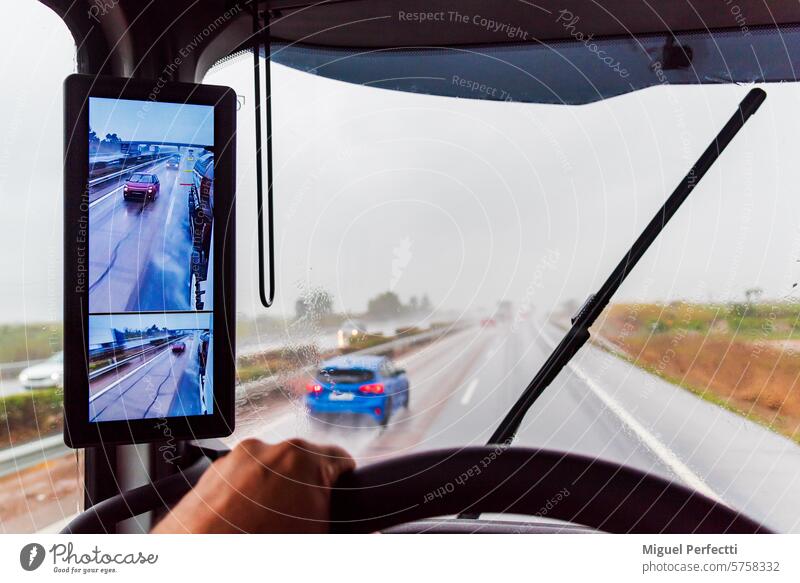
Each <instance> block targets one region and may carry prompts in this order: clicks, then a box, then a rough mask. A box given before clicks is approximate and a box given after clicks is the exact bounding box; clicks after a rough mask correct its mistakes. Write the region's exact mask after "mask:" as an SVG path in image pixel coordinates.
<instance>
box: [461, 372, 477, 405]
mask: <svg viewBox="0 0 800 583" xmlns="http://www.w3.org/2000/svg"><path fill="white" fill-rule="evenodd" d="M477 386H478V379H477V378H474V379H472V380H471V381H470V382H469V384H468V385H467V390H466V391H464V394H463V395H461V404H462V405H466V404H467V403H469V401H470V399H472V395H473V394H474V393H475V389H476V388H477Z"/></svg>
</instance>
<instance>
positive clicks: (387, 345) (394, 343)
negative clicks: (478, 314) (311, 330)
mask: <svg viewBox="0 0 800 583" xmlns="http://www.w3.org/2000/svg"><path fill="white" fill-rule="evenodd" d="M471 326H472V325H471V324H462V325H459V326H455V327H452V328H444V327H443V328H435V329H433V330H428V331H427V332H423V333H421V334H414V335H411V336H406V337H403V338H397V339H395V340H389V341H388V342H383V343H381V344H378V345H376V346H370V347H369V348H362V349H361V350H354V351H353V352H347V353H345V354H344V355H343V356H358V355H365V356H366V355H368V354H372V355H374V354H385V353H387V352H391V351H394V350H396V349H398V348H407V347H409V346H413V345H415V344H419V343H421V342H425V341H428V340H430V339H431V338H433V339H435V340H438V339H439V338H440V337H442V336H446V335H448V334H453V333H455V332H461V331H463V330H466V329H467V328H470V327H471ZM256 354H258V353H253V354H249V355H248V356H250V357H252V356H254V355H256ZM317 366H318V363H315V364H311V365H308V366H304V367H301V368H299V369H297V370H295V371H293V372H292V374H307V373H310V372H311V371H315V370H317ZM282 380H283V377H282V376H280V375H276V376H266V377H262V378H258V379H254V380H252V381H248V382H246V383H241V384H239V385H238V386H239V387H244V389H243V390H244V392H245V394H246V393H247V390H248V389H247V387H252V386H254V385H261V386H263V385H265V384H269V383H272V384H273V385H274V387H273V388H274V389H277V388H278V387H279V386H280V384H281V381H282ZM270 390H272V389H270Z"/></svg>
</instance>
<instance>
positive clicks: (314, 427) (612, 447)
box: [237, 322, 800, 532]
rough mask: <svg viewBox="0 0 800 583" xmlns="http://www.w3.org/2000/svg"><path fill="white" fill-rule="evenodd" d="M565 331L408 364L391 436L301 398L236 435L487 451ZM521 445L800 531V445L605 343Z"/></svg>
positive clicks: (535, 419)
mask: <svg viewBox="0 0 800 583" xmlns="http://www.w3.org/2000/svg"><path fill="white" fill-rule="evenodd" d="M561 334H563V331H561V330H560V329H559V328H557V327H555V326H552V325H549V324H543V323H532V322H531V323H527V322H522V323H520V324H518V325H517V324H511V323H499V324H498V325H497V326H494V327H488V328H473V329H470V330H467V331H464V332H460V333H458V334H455V335H452V336H449V337H446V338H444V339H442V340H440V341H438V342H436V343H434V344H432V345H429V346H427V347H425V348H423V349H422V350H420V351H419V352H417V353H414V354H412V355H410V356H409V357H407V358H404V359H400V360H399V362H398V363H399V365H400V366H403V367H404V368H406V370H407V371H408V375H409V378H410V381H411V401H412V404H411V408H410V410H409V411H400V412H398V414H397V415H396V416H395V417H394V418H393V419H392V421H391V422H390V424H389V427H388V428H387V429H385V430H381V429H380V428H378V427H375V426H374V424H372V423H371V422H366V421H363V420H360V419H358V418H349V417H344V418H340V419H335V420H332V421H330V422H323V423H320V422H318V421H312V420H310V419H309V418H308V416H307V414H306V412H305V410H304V408H303V406H302V401H301V400H298V399H295V400H293V401H290V402H287V403H286V404H285V406H283V407H281V406H275V407H273V408H272V409H271V410H267V411H261V412H260V413H258V414H256V415H251V416H249V418H248V419H247V421H246V422H244V423H243V424H240V426H239V429H238V431H237V437H239V436H243V435H256V436H258V437H261V438H262V439H265V440H266V441H270V442H275V441H278V440H281V439H286V438H288V437H292V436H303V437H306V438H308V439H312V440H317V441H323V442H329V443H337V444H340V445H342V446H343V447H345V448H346V449H348V450H349V451H350V452H351V453H352V454H353V455H354V457H356V458H357V460H358V462H359V463H360V464H366V463H371V462H374V461H379V460H381V459H385V458H386V457H387V456H395V455H400V454H403V453H410V452H412V451H416V450H421V449H431V448H440V447H451V446H453V447H457V446H464V445H478V444H483V443H485V442H486V440H487V439H488V438H489V436H490V434H491V433H492V431H493V430H494V429H495V427H496V426H497V425H498V424H499V422H500V420H501V418H502V416H503V415H504V414H505V412H506V411H507V410H508V408H509V407H510V405H511V404H512V403H513V402H514V400H515V399H516V398H517V397H518V396H519V394H520V393H521V391H522V390H523V388H524V387H525V386H526V385H527V383H528V382H529V381H530V378H531V377H532V375H533V374H534V373H535V371H536V370H537V369H538V367H539V366H540V365H541V364H542V362H544V360H545V358H546V357H547V355H548V354H549V352H550V350H551V349H552V347H553V346H554V345H555V344H556V342H557V341H558V340H559V339H560V335H561ZM514 444H515V445H525V446H529V447H541V448H548V449H557V450H564V451H570V452H573V453H579V454H584V455H588V456H591V457H596V458H603V459H609V460H612V461H615V462H618V463H623V464H627V465H631V466H634V467H636V468H639V469H642V470H645V471H648V472H655V473H658V474H660V475H662V476H664V477H666V478H668V479H671V480H674V481H678V482H682V483H684V484H686V485H689V486H690V487H692V488H694V489H696V490H698V491H701V492H703V493H704V494H706V495H708V496H711V497H714V498H716V499H718V500H720V501H722V502H723V503H726V504H728V505H730V506H732V507H734V508H737V509H739V510H742V511H744V512H746V513H747V514H749V515H751V516H753V517H754V518H756V519H759V520H761V521H763V522H764V523H765V524H767V525H769V526H771V527H772V528H774V529H776V530H778V531H782V532H800V447H798V445H797V444H795V443H793V442H792V441H790V440H788V439H786V438H784V437H782V436H780V435H777V434H775V433H773V432H771V431H770V430H768V429H766V428H764V427H762V426H760V425H758V424H756V423H754V422H752V421H749V420H747V419H746V418H744V417H742V416H740V415H738V414H735V413H732V412H730V411H728V410H725V409H723V408H721V407H719V406H717V405H715V404H712V403H710V402H708V401H705V400H703V399H701V398H699V397H697V396H695V395H694V394H692V393H690V392H688V391H686V390H685V389H683V388H680V387H677V386H675V385H672V384H670V383H668V382H666V381H664V380H662V379H660V378H658V377H655V376H653V375H652V374H649V373H647V372H645V371H643V370H641V369H639V368H638V367H635V366H632V365H631V364H629V363H628V362H626V361H624V360H622V359H620V358H619V357H617V356H615V355H613V354H611V353H609V352H606V351H605V350H602V349H601V348H598V347H595V346H587V347H585V348H584V349H583V350H582V351H581V352H580V353H579V354H578V355H577V356H576V357H575V358H574V359H573V362H572V363H571V364H570V366H569V367H568V368H567V369H565V370H564V371H563V372H562V373H561V375H559V377H558V378H557V379H556V381H555V382H554V383H553V385H551V387H550V388H549V389H548V390H547V391H546V392H545V393H544V395H543V396H542V397H541V399H540V400H539V401H538V402H537V403H536V404H535V405H534V407H533V408H532V409H531V411H529V413H528V415H527V416H526V418H525V420H524V421H523V423H522V426H521V427H520V431H519V433H518V435H517V438H516V440H515V441H514Z"/></svg>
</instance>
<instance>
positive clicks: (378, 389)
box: [358, 383, 383, 395]
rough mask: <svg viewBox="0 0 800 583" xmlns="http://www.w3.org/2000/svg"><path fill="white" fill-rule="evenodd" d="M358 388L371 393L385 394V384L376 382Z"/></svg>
mask: <svg viewBox="0 0 800 583" xmlns="http://www.w3.org/2000/svg"><path fill="white" fill-rule="evenodd" d="M358 390H359V391H361V392H362V393H367V394H369V395H381V394H383V384H381V383H375V384H373V385H361V386H360V387H359V388H358Z"/></svg>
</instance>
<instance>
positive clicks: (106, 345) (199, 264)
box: [88, 97, 214, 421]
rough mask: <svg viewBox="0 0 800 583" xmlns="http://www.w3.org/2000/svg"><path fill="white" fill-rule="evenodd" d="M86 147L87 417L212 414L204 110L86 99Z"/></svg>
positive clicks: (210, 192) (210, 144)
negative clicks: (87, 156)
mask: <svg viewBox="0 0 800 583" xmlns="http://www.w3.org/2000/svg"><path fill="white" fill-rule="evenodd" d="M88 139H89V191H88V192H89V313H90V316H89V347H88V350H89V418H90V420H91V421H112V420H133V419H146V418H153V417H170V416H185V415H206V414H211V412H212V398H211V397H212V391H211V388H212V387H211V375H210V373H209V370H208V369H209V368H210V367H209V366H207V363H208V364H210V359H209V355H210V354H211V345H212V342H211V341H212V335H213V334H212V330H211V321H212V320H211V313H210V312H211V310H212V309H213V301H214V300H213V292H214V290H213V285H212V283H213V245H212V240H213V237H212V233H213V227H214V222H213V217H214V108H213V107H212V106H207V105H195V104H183V103H160V102H152V101H138V100H124V99H107V98H98V97H92V98H90V99H89V136H88ZM165 312H169V313H165Z"/></svg>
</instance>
